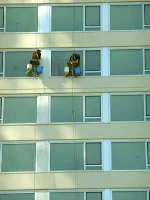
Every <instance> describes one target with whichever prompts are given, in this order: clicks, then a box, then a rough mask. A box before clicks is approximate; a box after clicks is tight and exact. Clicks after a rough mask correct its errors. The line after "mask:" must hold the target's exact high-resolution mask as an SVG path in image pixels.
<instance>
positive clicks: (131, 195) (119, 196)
mask: <svg viewBox="0 0 150 200" xmlns="http://www.w3.org/2000/svg"><path fill="white" fill-rule="evenodd" d="M141 199H142V200H147V192H146V191H112V200H141Z"/></svg>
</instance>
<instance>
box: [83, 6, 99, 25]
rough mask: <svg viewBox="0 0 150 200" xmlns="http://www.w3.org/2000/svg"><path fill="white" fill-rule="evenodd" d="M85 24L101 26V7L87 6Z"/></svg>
mask: <svg viewBox="0 0 150 200" xmlns="http://www.w3.org/2000/svg"><path fill="white" fill-rule="evenodd" d="M85 26H100V7H99V6H86V7H85Z"/></svg>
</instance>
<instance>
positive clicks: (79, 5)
mask: <svg viewBox="0 0 150 200" xmlns="http://www.w3.org/2000/svg"><path fill="white" fill-rule="evenodd" d="M60 6H61V7H82V9H83V30H81V31H74V32H98V31H94V30H90V31H86V30H85V29H86V28H89V27H90V28H100V30H99V31H102V3H99V4H98V3H96V4H75V5H74V4H67V5H64V4H59V5H57V4H52V5H51V6H50V7H51V18H50V30H51V32H53V33H57V32H72V31H53V30H52V12H53V7H60ZM86 6H87V7H91V6H99V8H100V26H86V24H85V17H86V16H85V7H86Z"/></svg>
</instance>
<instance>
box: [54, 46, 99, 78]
mask: <svg viewBox="0 0 150 200" xmlns="http://www.w3.org/2000/svg"><path fill="white" fill-rule="evenodd" d="M72 53H73V52H72V51H52V53H51V76H64V67H65V66H67V62H68V60H69V58H70V56H71V54H72ZM75 53H77V54H79V55H80V68H81V76H100V75H101V51H100V50H80V51H76V52H75ZM84 55H85V56H84ZM83 60H85V64H84V62H83ZM84 65H85V66H84Z"/></svg>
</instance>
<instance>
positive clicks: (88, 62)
mask: <svg viewBox="0 0 150 200" xmlns="http://www.w3.org/2000/svg"><path fill="white" fill-rule="evenodd" d="M100 75H101V52H100V50H86V51H85V76H100Z"/></svg>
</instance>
